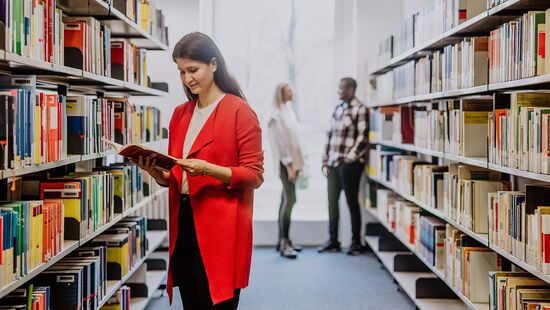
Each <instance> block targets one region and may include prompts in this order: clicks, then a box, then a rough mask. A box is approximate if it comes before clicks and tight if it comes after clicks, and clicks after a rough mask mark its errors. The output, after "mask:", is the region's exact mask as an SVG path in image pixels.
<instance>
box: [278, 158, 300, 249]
mask: <svg viewBox="0 0 550 310" xmlns="http://www.w3.org/2000/svg"><path fill="white" fill-rule="evenodd" d="M279 170H280V171H279V177H280V178H281V182H282V183H283V192H282V193H281V204H280V205H279V240H280V239H283V238H285V239H288V238H289V237H288V232H289V230H290V217H291V215H292V208H293V207H294V204H295V203H296V184H294V183H291V182H290V181H289V180H288V172H287V171H286V167H285V166H284V165H283V164H282V163H280V165H279Z"/></svg>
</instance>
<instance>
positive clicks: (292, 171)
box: [286, 164, 298, 184]
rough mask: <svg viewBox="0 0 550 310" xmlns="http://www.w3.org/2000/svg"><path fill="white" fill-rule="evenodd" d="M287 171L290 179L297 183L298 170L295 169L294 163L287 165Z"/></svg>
mask: <svg viewBox="0 0 550 310" xmlns="http://www.w3.org/2000/svg"><path fill="white" fill-rule="evenodd" d="M286 173H287V174H288V181H289V182H290V183H292V184H294V183H296V177H297V176H298V171H297V170H296V169H294V167H293V166H292V164H289V165H288V166H286Z"/></svg>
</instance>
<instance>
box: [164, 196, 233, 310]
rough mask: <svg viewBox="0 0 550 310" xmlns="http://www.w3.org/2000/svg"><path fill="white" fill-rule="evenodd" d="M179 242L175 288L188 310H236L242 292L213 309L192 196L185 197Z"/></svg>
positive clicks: (182, 203)
mask: <svg viewBox="0 0 550 310" xmlns="http://www.w3.org/2000/svg"><path fill="white" fill-rule="evenodd" d="M178 224H179V225H178V226H179V229H178V239H177V240H176V246H175V249H174V255H173V260H174V263H173V267H172V268H173V271H174V286H178V287H179V291H180V295H181V300H182V302H183V308H184V309H185V310H206V309H212V310H233V309H237V306H238V305H239V294H240V291H241V290H240V289H235V293H234V296H233V298H232V299H229V300H226V301H223V302H221V303H219V304H216V305H212V298H211V296H210V288H209V285H208V278H207V277H206V270H205V269H204V264H203V262H202V257H201V253H200V250H199V244H198V242H197V234H196V231H195V222H194V220H193V211H192V209H191V204H190V202H189V196H187V195H182V196H181V205H180V212H179V223H178Z"/></svg>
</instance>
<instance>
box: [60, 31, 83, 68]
mask: <svg viewBox="0 0 550 310" xmlns="http://www.w3.org/2000/svg"><path fill="white" fill-rule="evenodd" d="M64 25H65V30H64V36H65V65H66V66H69V67H73V68H77V69H85V66H84V65H85V59H86V57H85V55H86V23H85V22H66V23H64Z"/></svg>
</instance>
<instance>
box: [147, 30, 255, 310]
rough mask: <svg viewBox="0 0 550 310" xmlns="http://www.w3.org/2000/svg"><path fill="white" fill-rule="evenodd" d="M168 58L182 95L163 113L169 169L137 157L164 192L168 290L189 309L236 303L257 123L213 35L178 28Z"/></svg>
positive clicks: (247, 234) (242, 282)
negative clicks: (177, 292)
mask: <svg viewBox="0 0 550 310" xmlns="http://www.w3.org/2000/svg"><path fill="white" fill-rule="evenodd" d="M172 58H173V59H174V61H175V62H176V63H177V65H178V70H179V71H180V76H181V80H182V82H183V85H184V88H185V93H186V95H187V97H188V99H189V101H188V102H186V103H184V104H181V105H179V106H178V107H176V109H175V111H174V114H173V115H172V119H171V121H170V128H169V129H170V137H169V144H168V152H169V154H170V155H172V156H174V157H176V158H179V159H180V160H179V161H178V164H179V165H176V166H175V167H174V168H172V170H171V171H170V172H162V171H160V170H157V169H155V162H154V161H153V162H148V161H147V162H143V161H140V162H139V163H138V164H139V166H140V167H141V168H143V169H145V170H146V171H148V172H149V173H150V174H151V175H152V176H153V177H154V178H155V179H156V181H157V182H158V183H159V184H161V185H163V186H167V187H169V189H170V190H169V192H170V206H169V208H170V210H169V214H170V224H169V227H170V252H169V254H170V263H169V267H168V282H167V290H168V295H169V298H170V303H171V302H172V287H173V286H179V290H180V294H181V296H182V301H183V306H184V308H185V309H186V310H188V309H236V308H237V305H238V302H239V294H240V289H242V288H245V287H246V286H247V285H248V278H249V273H250V263H251V257H252V205H253V193H254V192H253V190H254V189H256V188H258V187H259V186H260V185H261V184H262V183H263V176H262V175H263V151H262V141H261V129H260V126H259V123H258V119H257V117H256V114H255V113H254V111H252V109H251V108H250V106H249V105H248V103H247V102H246V101H245V99H244V95H243V93H242V91H241V89H240V87H239V85H238V83H237V81H236V80H235V79H234V78H233V77H232V76H231V75H230V74H229V72H228V70H227V67H226V65H225V61H224V58H223V56H222V55H221V53H220V51H219V49H218V48H217V47H216V45H215V43H214V42H213V41H212V39H210V38H209V37H208V36H206V35H204V34H202V33H198V32H196V33H191V34H188V35H186V36H184V37H183V38H182V39H181V40H180V41H179V42H178V43H177V44H176V46H175V48H174V52H173V54H172Z"/></svg>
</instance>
